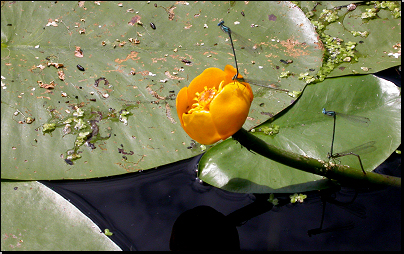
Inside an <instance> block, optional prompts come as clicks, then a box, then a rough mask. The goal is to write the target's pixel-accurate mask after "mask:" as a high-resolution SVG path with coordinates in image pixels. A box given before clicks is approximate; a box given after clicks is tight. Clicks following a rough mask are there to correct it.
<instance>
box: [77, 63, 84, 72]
mask: <svg viewBox="0 0 404 254" xmlns="http://www.w3.org/2000/svg"><path fill="white" fill-rule="evenodd" d="M77 69H79V70H80V71H85V69H84V67H83V66H81V65H80V64H78V65H77Z"/></svg>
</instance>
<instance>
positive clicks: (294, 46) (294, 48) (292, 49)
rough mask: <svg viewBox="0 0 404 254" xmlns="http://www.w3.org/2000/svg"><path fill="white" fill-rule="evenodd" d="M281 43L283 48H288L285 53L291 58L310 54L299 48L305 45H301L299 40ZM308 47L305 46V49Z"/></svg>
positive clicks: (288, 40)
mask: <svg viewBox="0 0 404 254" xmlns="http://www.w3.org/2000/svg"><path fill="white" fill-rule="evenodd" d="M280 43H281V45H282V46H284V47H285V48H286V50H285V52H287V53H288V54H289V56H291V57H299V56H304V55H308V54H309V53H307V52H306V51H303V50H302V49H300V48H298V47H301V46H302V45H303V44H301V43H299V41H298V40H293V39H287V40H286V41H281V42H280ZM306 47H307V45H306V46H305V48H306Z"/></svg>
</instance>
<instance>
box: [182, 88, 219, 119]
mask: <svg viewBox="0 0 404 254" xmlns="http://www.w3.org/2000/svg"><path fill="white" fill-rule="evenodd" d="M222 84H223V81H222V83H220V85H219V90H216V88H215V87H212V88H208V87H206V86H205V87H204V90H203V91H202V92H201V93H198V92H196V93H195V95H196V96H195V98H194V100H195V101H196V102H195V103H194V104H192V108H191V109H190V110H189V111H188V114H192V112H194V111H209V106H210V103H211V102H212V100H213V99H214V98H215V96H216V95H217V94H218V93H219V92H220V91H221V90H222Z"/></svg>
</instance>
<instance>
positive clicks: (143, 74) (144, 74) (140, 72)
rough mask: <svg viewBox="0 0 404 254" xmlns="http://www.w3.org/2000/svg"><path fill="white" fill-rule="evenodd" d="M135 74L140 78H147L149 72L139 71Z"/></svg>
mask: <svg viewBox="0 0 404 254" xmlns="http://www.w3.org/2000/svg"><path fill="white" fill-rule="evenodd" d="M136 74H140V75H142V76H149V71H139V72H136Z"/></svg>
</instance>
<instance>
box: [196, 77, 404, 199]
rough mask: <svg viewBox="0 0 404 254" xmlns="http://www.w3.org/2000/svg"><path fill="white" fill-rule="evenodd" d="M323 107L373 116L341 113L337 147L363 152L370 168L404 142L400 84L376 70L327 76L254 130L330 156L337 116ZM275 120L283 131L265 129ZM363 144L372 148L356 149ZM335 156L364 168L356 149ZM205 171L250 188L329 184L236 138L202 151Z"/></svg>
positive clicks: (287, 145)
mask: <svg viewBox="0 0 404 254" xmlns="http://www.w3.org/2000/svg"><path fill="white" fill-rule="evenodd" d="M323 108H325V109H326V110H333V111H336V112H339V113H344V114H348V115H351V116H360V117H366V118H368V119H370V122H368V123H366V122H365V123H364V122H361V121H353V120H351V119H352V117H350V118H349V117H348V118H347V117H343V116H341V115H338V114H337V116H336V131H335V133H336V134H335V142H334V151H333V153H342V152H345V151H348V152H349V151H353V152H355V153H357V154H359V155H360V158H361V160H362V163H363V166H364V170H365V171H371V170H373V169H375V168H376V167H377V166H378V165H379V164H381V163H382V162H383V161H384V160H385V159H386V158H387V157H388V156H389V155H390V154H391V153H392V152H393V151H394V150H395V149H397V147H398V146H399V145H400V143H401V95H400V90H399V89H398V88H397V87H396V86H395V85H394V84H393V83H391V82H390V81H386V80H384V79H380V78H378V77H375V76H373V75H362V76H347V77H341V78H333V79H326V80H325V81H324V82H321V83H318V84H316V85H310V86H307V87H306V89H305V90H304V92H303V94H302V96H301V97H300V99H299V100H298V101H297V102H296V104H295V105H294V106H293V107H291V108H290V109H288V110H287V111H286V112H284V113H283V114H281V115H277V116H276V117H274V118H273V119H271V120H270V121H268V122H266V123H264V124H262V125H260V126H257V127H256V128H255V133H254V134H255V135H257V136H258V137H260V138H261V139H263V140H264V141H266V142H267V143H270V144H273V145H275V146H277V147H279V148H282V149H284V150H287V151H291V152H294V153H297V154H302V155H305V156H308V157H311V158H316V159H321V160H325V161H327V160H328V159H327V153H328V152H330V146H331V139H332V132H333V123H334V121H333V117H330V116H326V115H324V114H323V113H322V109H323ZM354 120H357V118H354ZM275 126H279V127H280V129H279V133H278V134H275V135H267V134H265V133H264V132H263V130H264V128H265V127H267V128H270V127H275ZM363 145H364V146H363ZM358 146H361V147H362V148H364V147H365V148H366V149H360V150H356V151H354V150H353V149H352V148H355V147H358ZM335 162H336V163H341V164H343V165H349V166H351V167H354V168H357V169H358V170H360V164H359V161H358V158H357V157H356V156H353V155H349V156H344V157H340V158H337V159H336V160H335ZM199 177H200V179H202V180H203V181H204V182H207V183H209V184H211V185H213V186H216V187H218V188H222V189H225V190H229V191H233V192H247V193H249V192H251V193H270V192H273V193H275V192H278V193H288V192H303V191H310V190H316V189H321V188H325V187H327V184H328V180H326V179H324V178H323V177H322V176H318V175H314V174H311V173H306V172H303V171H300V170H298V169H294V168H291V167H288V166H285V165H283V164H280V163H278V162H275V161H272V160H269V159H267V158H265V157H262V156H260V155H257V154H254V153H251V152H249V151H248V150H247V149H245V148H242V147H241V146H240V144H238V143H237V142H236V141H235V140H233V139H228V140H226V141H224V142H222V143H220V144H218V145H216V146H215V147H213V148H212V149H210V150H209V151H208V152H206V153H205V154H204V155H203V156H202V158H201V161H200V163H199Z"/></svg>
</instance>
